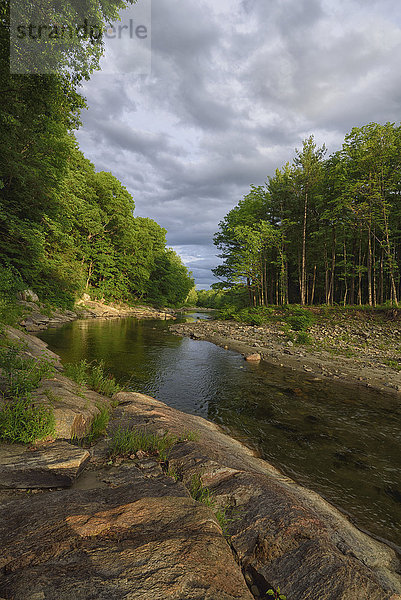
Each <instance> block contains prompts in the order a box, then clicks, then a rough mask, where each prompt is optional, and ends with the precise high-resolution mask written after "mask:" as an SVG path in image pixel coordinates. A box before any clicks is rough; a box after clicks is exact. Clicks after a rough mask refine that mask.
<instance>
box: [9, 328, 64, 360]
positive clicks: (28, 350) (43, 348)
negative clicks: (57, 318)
mask: <svg viewBox="0 0 401 600" xmlns="http://www.w3.org/2000/svg"><path fill="white" fill-rule="evenodd" d="M5 333H6V336H7V338H8V339H9V340H10V341H11V342H14V343H17V344H21V345H22V347H23V348H25V354H27V355H28V356H30V357H31V358H35V359H40V360H47V361H49V362H51V363H52V364H53V365H54V367H55V368H56V369H57V370H62V369H63V366H62V364H61V361H60V357H59V356H58V355H57V354H55V353H54V352H52V351H51V350H49V348H48V347H47V344H46V343H45V342H43V341H42V340H40V339H39V338H37V337H34V336H32V335H28V334H27V333H24V332H23V331H20V330H19V329H15V328H14V327H10V326H7V327H5Z"/></svg>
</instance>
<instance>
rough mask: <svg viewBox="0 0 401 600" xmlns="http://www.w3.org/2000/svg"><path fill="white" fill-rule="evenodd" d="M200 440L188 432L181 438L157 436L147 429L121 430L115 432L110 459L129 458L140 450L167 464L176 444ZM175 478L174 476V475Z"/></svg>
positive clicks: (167, 434) (191, 432)
mask: <svg viewBox="0 0 401 600" xmlns="http://www.w3.org/2000/svg"><path fill="white" fill-rule="evenodd" d="M196 439H198V434H197V433H196V432H193V431H186V432H185V433H183V434H182V435H181V436H176V435H173V434H172V433H165V434H164V435H157V434H155V433H151V432H149V431H146V429H130V428H125V429H123V428H121V427H120V428H119V429H117V431H115V432H114V434H113V437H112V439H111V442H110V446H109V456H110V458H112V459H113V458H116V457H117V456H119V457H122V458H127V457H129V456H131V455H132V454H135V453H136V452H138V451H139V450H142V451H143V452H146V453H147V454H150V455H154V456H157V457H158V458H159V460H160V461H162V462H166V461H167V459H168V457H169V454H170V452H171V450H172V448H173V446H175V445H176V444H179V443H181V442H186V441H194V440H196ZM172 476H173V475H172Z"/></svg>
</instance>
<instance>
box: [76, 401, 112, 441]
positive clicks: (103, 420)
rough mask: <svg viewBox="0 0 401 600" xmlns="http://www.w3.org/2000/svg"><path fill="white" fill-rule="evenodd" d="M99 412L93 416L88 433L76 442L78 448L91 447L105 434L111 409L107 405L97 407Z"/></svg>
mask: <svg viewBox="0 0 401 600" xmlns="http://www.w3.org/2000/svg"><path fill="white" fill-rule="evenodd" d="M97 408H98V409H99V412H98V413H97V414H96V415H95V417H94V419H93V421H92V424H91V428H90V431H89V432H88V433H87V434H86V435H85V437H83V438H81V439H79V440H78V443H79V445H80V446H91V445H92V444H93V443H94V442H96V441H97V440H98V439H99V438H100V437H101V436H102V435H104V434H105V433H106V430H107V426H108V424H109V421H110V415H111V407H110V406H108V405H107V404H101V405H98V406H97Z"/></svg>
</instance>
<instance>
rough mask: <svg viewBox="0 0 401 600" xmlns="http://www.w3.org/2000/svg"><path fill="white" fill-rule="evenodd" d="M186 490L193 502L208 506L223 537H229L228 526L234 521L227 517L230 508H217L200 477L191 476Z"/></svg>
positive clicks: (231, 517)
mask: <svg viewBox="0 0 401 600" xmlns="http://www.w3.org/2000/svg"><path fill="white" fill-rule="evenodd" d="M188 490H189V493H190V494H191V496H192V498H193V499H194V500H196V501H197V502H201V504H204V505H205V506H208V507H209V508H210V509H211V510H212V511H213V512H214V515H215V517H216V519H217V522H218V524H219V525H220V527H221V530H222V532H223V535H224V537H229V534H228V526H229V524H230V523H232V522H233V521H234V520H235V518H234V517H233V516H229V515H228V511H229V509H230V507H229V506H223V507H219V506H217V502H216V499H215V498H214V496H213V493H212V492H211V491H210V489H209V488H208V487H206V486H204V485H203V483H202V480H201V477H200V475H198V474H196V475H193V476H192V478H191V481H190V483H189V488H188Z"/></svg>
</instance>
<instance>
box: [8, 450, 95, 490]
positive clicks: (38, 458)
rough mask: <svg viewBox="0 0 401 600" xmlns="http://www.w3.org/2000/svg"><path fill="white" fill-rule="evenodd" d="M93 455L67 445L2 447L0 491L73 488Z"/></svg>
mask: <svg viewBox="0 0 401 600" xmlns="http://www.w3.org/2000/svg"><path fill="white" fill-rule="evenodd" d="M89 457H90V455H89V452H88V451H87V450H83V449H82V448H79V447H78V446H72V445H71V444H68V443H67V442H55V443H54V444H50V445H48V446H42V447H39V448H36V449H35V448H30V447H27V446H21V445H3V444H1V445H0V488H3V489H4V488H6V489H25V488H28V489H45V488H57V487H70V486H71V485H72V483H73V481H74V480H75V478H76V477H77V475H78V474H79V473H80V471H81V469H82V468H83V466H84V464H85V463H86V461H87V460H88V459H89Z"/></svg>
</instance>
